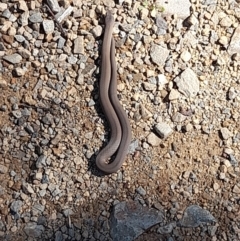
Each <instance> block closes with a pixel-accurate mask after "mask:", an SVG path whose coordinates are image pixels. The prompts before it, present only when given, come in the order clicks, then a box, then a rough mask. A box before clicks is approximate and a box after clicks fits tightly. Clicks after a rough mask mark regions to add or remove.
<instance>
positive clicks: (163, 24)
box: [156, 14, 168, 35]
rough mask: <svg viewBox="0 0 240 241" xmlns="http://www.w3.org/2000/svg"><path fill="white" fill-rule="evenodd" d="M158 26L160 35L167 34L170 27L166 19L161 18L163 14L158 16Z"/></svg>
mask: <svg viewBox="0 0 240 241" xmlns="http://www.w3.org/2000/svg"><path fill="white" fill-rule="evenodd" d="M156 25H157V27H158V29H157V34H158V35H163V34H166V32H167V28H168V25H167V22H166V21H165V19H164V18H163V17H162V16H161V14H158V15H157V17H156Z"/></svg>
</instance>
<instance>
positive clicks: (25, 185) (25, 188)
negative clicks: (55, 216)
mask: <svg viewBox="0 0 240 241" xmlns="http://www.w3.org/2000/svg"><path fill="white" fill-rule="evenodd" d="M22 189H23V191H24V192H25V193H26V194H33V193H34V190H33V188H32V186H31V185H30V184H29V183H23V184H22Z"/></svg>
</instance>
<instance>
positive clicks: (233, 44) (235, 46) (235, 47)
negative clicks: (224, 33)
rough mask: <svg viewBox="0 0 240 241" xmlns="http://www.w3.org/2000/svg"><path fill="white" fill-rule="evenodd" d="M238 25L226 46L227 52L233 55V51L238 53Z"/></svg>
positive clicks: (239, 45)
mask: <svg viewBox="0 0 240 241" xmlns="http://www.w3.org/2000/svg"><path fill="white" fill-rule="evenodd" d="M239 39H240V25H239V26H238V27H237V28H236V29H235V31H234V34H233V35H232V38H231V41H230V44H229V47H228V53H229V54H230V55H233V54H235V53H240V41H239Z"/></svg>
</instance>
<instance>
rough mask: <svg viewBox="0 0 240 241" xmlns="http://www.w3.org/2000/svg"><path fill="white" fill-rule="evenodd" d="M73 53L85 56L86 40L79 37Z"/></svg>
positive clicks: (75, 41) (75, 42)
mask: <svg viewBox="0 0 240 241" xmlns="http://www.w3.org/2000/svg"><path fill="white" fill-rule="evenodd" d="M73 53H74V54H84V38H83V36H78V37H77V38H76V39H75V40H74V49H73Z"/></svg>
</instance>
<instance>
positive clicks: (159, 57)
mask: <svg viewBox="0 0 240 241" xmlns="http://www.w3.org/2000/svg"><path fill="white" fill-rule="evenodd" d="M168 55H169V50H168V49H166V48H163V47H162V46H160V45H158V44H152V47H151V51H150V56H151V58H152V61H153V62H154V63H155V64H157V65H164V64H165V61H166V59H167V57H168Z"/></svg>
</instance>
